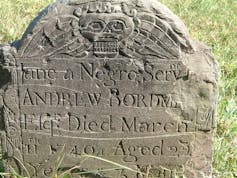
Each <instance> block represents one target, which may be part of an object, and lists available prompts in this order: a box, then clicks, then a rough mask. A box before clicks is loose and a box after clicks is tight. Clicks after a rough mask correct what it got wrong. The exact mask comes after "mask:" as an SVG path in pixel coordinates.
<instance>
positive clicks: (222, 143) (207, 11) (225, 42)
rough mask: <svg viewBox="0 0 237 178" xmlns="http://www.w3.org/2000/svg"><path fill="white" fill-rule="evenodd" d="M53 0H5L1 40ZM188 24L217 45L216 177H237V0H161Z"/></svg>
mask: <svg viewBox="0 0 237 178" xmlns="http://www.w3.org/2000/svg"><path fill="white" fill-rule="evenodd" d="M50 2H52V0H37V1H36V0H1V3H0V43H4V42H9V41H14V40H16V39H19V38H20V37H21V35H22V34H23V32H24V30H25V29H26V26H27V25H28V24H29V22H30V21H31V20H32V18H33V17H35V16H36V15H37V13H38V12H39V11H40V10H41V9H42V8H43V7H45V6H46V5H47V4H49V3H50ZM161 2H163V3H164V4H166V5H167V6H168V7H169V8H170V9H172V10H173V11H174V12H175V13H176V14H177V15H178V16H179V17H181V19H183V21H184V22H185V24H186V25H187V27H188V29H189V30H190V33H191V36H192V37H193V38H194V39H196V40H200V41H202V42H204V43H206V44H207V45H209V46H211V47H212V48H213V53H214V54H215V57H216V58H217V59H218V62H219V64H220V68H221V71H220V75H221V77H220V97H219V110H218V111H219V112H218V128H217V131H216V137H215V156H214V162H213V165H214V172H215V175H216V177H218V178H219V177H220V178H232V177H237V59H236V56H237V0H161Z"/></svg>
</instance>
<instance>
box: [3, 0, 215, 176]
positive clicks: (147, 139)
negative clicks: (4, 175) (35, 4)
mask: <svg viewBox="0 0 237 178" xmlns="http://www.w3.org/2000/svg"><path fill="white" fill-rule="evenodd" d="M0 59H1V70H0V72H1V78H0V80H1V82H0V87H1V91H2V92H1V93H2V97H1V100H0V101H1V102H0V103H1V104H2V106H1V120H3V121H2V123H4V124H2V125H1V129H2V136H1V145H2V148H3V155H4V160H5V166H6V168H7V167H8V166H9V165H10V166H12V167H14V168H15V169H16V170H17V171H18V172H19V173H20V174H26V171H25V170H24V169H23V166H22V164H23V165H24V166H25V168H26V169H27V170H28V171H29V173H30V175H31V177H37V178H44V177H49V176H50V175H51V174H52V172H53V170H54V169H55V167H56V166H55V164H56V161H57V159H58V158H61V157H62V154H63V155H64V154H65V155H64V157H63V158H64V159H63V161H62V164H61V165H60V168H61V171H63V170H64V171H65V170H67V169H70V168H72V167H73V166H75V165H80V167H79V168H78V170H80V171H82V172H83V171H85V172H87V171H92V170H97V171H94V173H91V174H86V176H87V177H90V178H92V177H98V178H100V177H105V178H109V177H110V178H116V177H118V178H142V177H145V175H143V174H141V172H144V173H147V175H149V176H150V177H152V176H153V177H156V178H157V177H158V178H173V177H175V176H177V177H182V176H186V177H187V178H202V177H203V178H204V177H212V176H211V175H212V154H213V130H214V128H215V125H216V124H215V114H216V105H217V96H218V89H217V78H218V77H217V74H218V69H217V63H216V61H215V60H214V59H213V57H212V54H211V50H210V49H209V48H208V47H206V46H205V45H203V44H201V43H199V42H195V41H193V40H192V39H191V38H190V37H189V34H188V32H187V29H186V27H185V26H184V24H183V23H182V21H181V20H180V19H179V18H178V17H177V16H175V15H174V14H173V13H172V12H170V10H168V9H167V8H166V7H165V6H164V5H162V4H161V3H159V2H158V1H156V0H149V1H145V0H116V1H115V0H102V1H95V0H74V1H72V0H62V1H58V2H56V3H54V4H53V5H51V6H49V7H48V8H46V9H45V10H44V11H43V12H42V13H41V14H40V15H39V16H38V17H37V18H36V19H35V20H34V21H33V22H32V23H31V25H30V26H29V27H28V29H27V30H26V32H25V34H24V35H23V37H22V39H21V40H19V41H17V42H14V43H13V44H6V45H2V46H1V58H0ZM62 152H63V153H62ZM83 155H92V156H96V157H100V158H103V159H106V160H110V161H114V162H116V163H118V164H121V165H123V166H127V167H129V168H131V169H133V170H136V171H137V172H133V171H131V170H127V169H125V168H124V167H119V166H116V165H114V164H110V163H108V162H105V161H103V160H99V159H97V158H93V159H92V158H89V159H87V160H85V157H84V156H83ZM115 168H116V169H115ZM108 169H114V170H112V171H106V170H108ZM78 170H77V171H78ZM73 177H80V176H79V175H78V174H76V173H75V174H74V175H73Z"/></svg>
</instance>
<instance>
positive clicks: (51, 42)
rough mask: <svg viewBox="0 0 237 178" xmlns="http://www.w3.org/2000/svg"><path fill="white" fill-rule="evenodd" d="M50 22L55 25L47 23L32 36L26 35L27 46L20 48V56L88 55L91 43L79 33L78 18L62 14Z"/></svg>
mask: <svg viewBox="0 0 237 178" xmlns="http://www.w3.org/2000/svg"><path fill="white" fill-rule="evenodd" d="M52 23H55V25H54V26H53V25H52V24H51V23H47V24H46V25H45V26H44V27H43V28H41V29H39V31H38V32H37V33H35V34H34V35H33V36H28V37H27V40H28V43H27V46H25V47H24V49H21V54H22V56H27V57H45V58H48V57H61V58H62V57H68V56H71V57H80V58H82V57H86V56H87V55H88V53H89V51H90V50H91V47H92V44H91V43H90V42H89V41H88V40H87V39H85V38H84V37H83V36H82V35H81V34H80V32H79V26H78V23H79V22H78V19H76V18H75V17H74V16H66V17H65V16H64V17H60V18H59V17H58V18H57V19H56V20H55V21H54V22H52ZM52 26H53V27H54V28H52ZM32 48H34V49H32Z"/></svg>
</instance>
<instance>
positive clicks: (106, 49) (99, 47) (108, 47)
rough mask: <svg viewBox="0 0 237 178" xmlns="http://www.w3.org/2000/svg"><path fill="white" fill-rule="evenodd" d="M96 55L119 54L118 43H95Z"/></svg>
mask: <svg viewBox="0 0 237 178" xmlns="http://www.w3.org/2000/svg"><path fill="white" fill-rule="evenodd" d="M94 52H95V53H117V52H118V43H117V41H96V42H94Z"/></svg>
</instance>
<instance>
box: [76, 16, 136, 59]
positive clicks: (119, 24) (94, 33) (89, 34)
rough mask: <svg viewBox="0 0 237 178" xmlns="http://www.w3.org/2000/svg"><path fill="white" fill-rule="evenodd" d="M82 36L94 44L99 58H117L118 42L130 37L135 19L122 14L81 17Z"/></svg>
mask: <svg viewBox="0 0 237 178" xmlns="http://www.w3.org/2000/svg"><path fill="white" fill-rule="evenodd" d="M79 26H80V31H81V34H82V35H83V36H84V37H85V38H87V39H89V40H90V41H91V42H92V43H93V46H94V48H93V50H94V54H95V55H96V56H98V57H110V58H112V57H116V56H117V55H118V50H119V49H118V48H119V47H118V42H119V41H121V40H123V39H125V38H126V37H127V36H129V35H130V34H131V33H132V32H133V29H134V23H133V19H132V18H130V17H128V16H126V15H125V14H122V13H112V14H106V13H98V14H96V13H92V14H87V15H85V16H83V17H81V19H80V22H79Z"/></svg>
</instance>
